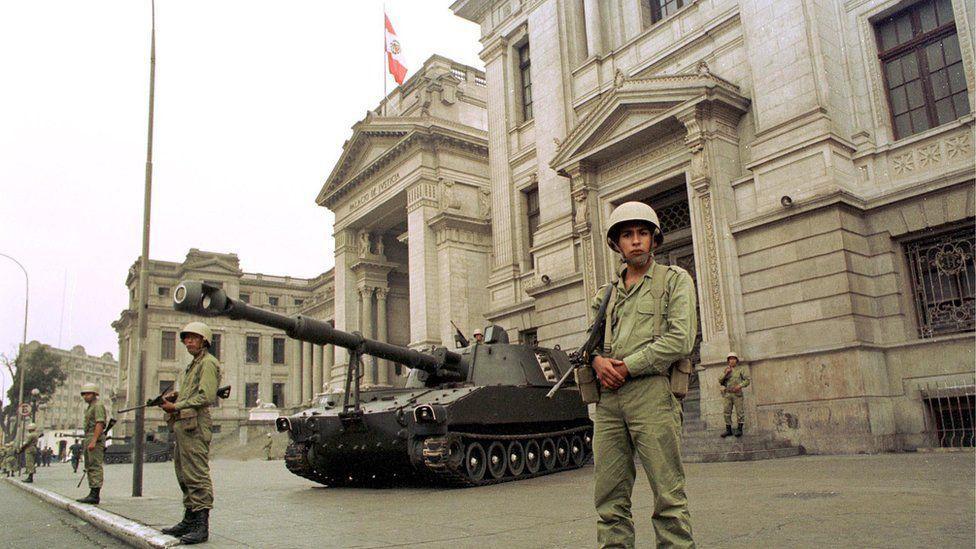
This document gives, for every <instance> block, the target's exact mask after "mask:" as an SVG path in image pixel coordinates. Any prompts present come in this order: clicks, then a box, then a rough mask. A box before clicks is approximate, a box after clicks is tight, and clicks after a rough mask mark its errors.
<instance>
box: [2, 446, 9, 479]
mask: <svg viewBox="0 0 976 549" xmlns="http://www.w3.org/2000/svg"><path fill="white" fill-rule="evenodd" d="M8 451H11V450H10V444H0V470H2V471H3V476H4V477H9V476H10V475H9V474H8V473H7V452H8Z"/></svg>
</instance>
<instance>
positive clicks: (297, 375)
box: [288, 339, 302, 406]
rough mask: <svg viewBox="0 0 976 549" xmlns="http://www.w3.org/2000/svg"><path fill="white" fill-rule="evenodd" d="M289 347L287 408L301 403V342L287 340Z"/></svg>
mask: <svg viewBox="0 0 976 549" xmlns="http://www.w3.org/2000/svg"><path fill="white" fill-rule="evenodd" d="M288 344H289V345H291V366H290V368H289V372H290V373H289V374H288V377H289V379H288V382H289V388H290V389H289V393H290V394H289V395H288V398H289V402H288V404H289V406H298V405H299V404H301V403H302V342H301V341H298V340H294V339H289V340H288Z"/></svg>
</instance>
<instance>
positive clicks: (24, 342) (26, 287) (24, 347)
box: [0, 253, 30, 444]
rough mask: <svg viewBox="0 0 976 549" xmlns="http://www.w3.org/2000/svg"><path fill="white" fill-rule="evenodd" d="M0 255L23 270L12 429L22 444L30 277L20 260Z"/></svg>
mask: <svg viewBox="0 0 976 549" xmlns="http://www.w3.org/2000/svg"><path fill="white" fill-rule="evenodd" d="M0 256H3V257H6V258H7V259H9V260H10V261H13V262H14V263H16V264H17V266H18V267H20V270H21V271H24V337H23V338H22V339H21V344H20V350H19V351H17V362H19V364H18V365H17V374H18V375H19V376H20V389H19V394H18V396H17V423H16V424H15V425H16V429H15V430H14V438H17V433H18V432H19V433H20V444H23V443H24V432H23V429H21V422H22V420H21V419H20V406H21V405H22V404H23V403H24V372H22V371H21V369H22V368H24V367H25V366H26V365H25V364H24V362H23V359H24V357H23V353H24V351H26V350H27V309H28V307H29V304H30V278H29V277H28V276H27V269H25V268H24V266H23V265H21V264H20V261H17V260H16V259H14V258H13V257H11V256H9V255H7V254H3V253H0ZM11 381H13V380H11Z"/></svg>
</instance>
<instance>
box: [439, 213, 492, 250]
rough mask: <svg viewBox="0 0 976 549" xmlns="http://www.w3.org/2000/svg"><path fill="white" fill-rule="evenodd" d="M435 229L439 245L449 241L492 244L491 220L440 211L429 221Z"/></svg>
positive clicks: (482, 244)
mask: <svg viewBox="0 0 976 549" xmlns="http://www.w3.org/2000/svg"><path fill="white" fill-rule="evenodd" d="M427 225H428V226H429V227H430V228H431V230H433V231H434V236H435V239H436V243H437V245H438V246H440V245H442V244H445V243H447V242H457V243H461V244H472V245H476V246H488V245H490V244H491V242H490V240H491V222H489V221H486V220H484V219H478V218H476V217H469V216H466V215H460V214H455V213H449V212H440V213H438V214H437V215H435V216H434V217H432V218H431V219H430V221H428V222H427Z"/></svg>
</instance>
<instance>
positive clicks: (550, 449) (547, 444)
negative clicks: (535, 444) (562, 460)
mask: <svg viewBox="0 0 976 549" xmlns="http://www.w3.org/2000/svg"><path fill="white" fill-rule="evenodd" d="M542 468H543V469H545V470H546V471H552V470H553V469H555V468H556V443H554V442H553V441H552V439H551V438H547V439H545V440H543V441H542Z"/></svg>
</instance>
